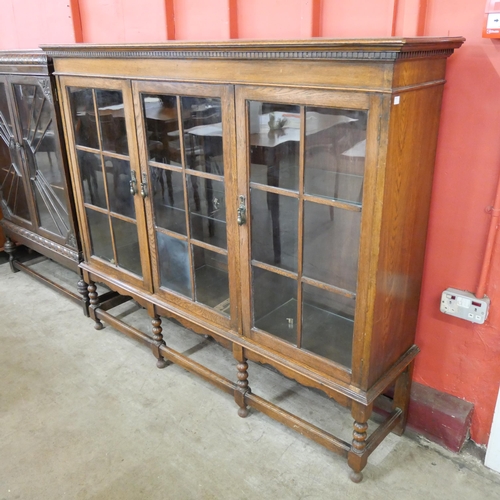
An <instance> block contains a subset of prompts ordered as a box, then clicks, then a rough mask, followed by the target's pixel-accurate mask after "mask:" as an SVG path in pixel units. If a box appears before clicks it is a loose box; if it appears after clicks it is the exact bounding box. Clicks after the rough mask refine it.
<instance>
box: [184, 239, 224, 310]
mask: <svg viewBox="0 0 500 500" xmlns="http://www.w3.org/2000/svg"><path fill="white" fill-rule="evenodd" d="M193 259H194V279H195V286H196V301H197V302H201V303H202V304H205V305H207V306H210V307H213V308H214V309H216V310H217V311H218V312H220V313H223V314H225V315H229V281H228V272H227V255H220V254H218V253H215V252H211V251H209V250H205V249H204V248H200V247H196V246H193Z"/></svg>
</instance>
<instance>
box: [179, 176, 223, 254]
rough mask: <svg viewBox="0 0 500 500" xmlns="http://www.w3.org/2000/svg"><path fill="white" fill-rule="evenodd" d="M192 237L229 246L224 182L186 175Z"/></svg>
mask: <svg viewBox="0 0 500 500" xmlns="http://www.w3.org/2000/svg"><path fill="white" fill-rule="evenodd" d="M186 182H187V186H188V196H189V215H190V221H191V237H192V238H194V239H196V240H200V241H204V242H206V243H210V244H212V245H214V246H217V247H219V248H227V238H226V203H225V198H224V183H222V182H219V181H213V180H211V179H204V178H203V177H197V176H195V175H188V176H187V177H186Z"/></svg>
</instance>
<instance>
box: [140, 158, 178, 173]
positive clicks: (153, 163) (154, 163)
mask: <svg viewBox="0 0 500 500" xmlns="http://www.w3.org/2000/svg"><path fill="white" fill-rule="evenodd" d="M148 164H149V166H150V167H155V168H162V169H163V170H171V171H172V172H182V166H179V165H171V164H169V163H160V162H158V161H153V160H149V161H148Z"/></svg>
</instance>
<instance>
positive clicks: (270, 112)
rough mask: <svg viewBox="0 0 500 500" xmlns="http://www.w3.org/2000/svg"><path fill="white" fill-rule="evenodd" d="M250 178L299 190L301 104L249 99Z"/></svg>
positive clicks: (262, 182)
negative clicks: (294, 104) (293, 104)
mask: <svg viewBox="0 0 500 500" xmlns="http://www.w3.org/2000/svg"><path fill="white" fill-rule="evenodd" d="M248 114H249V120H250V123H249V130H250V163H251V165H250V180H251V181H252V182H258V183H259V184H267V185H269V186H276V187H278V186H279V187H282V188H285V189H292V190H294V191H297V190H298V188H299V146H300V108H299V106H290V105H285V104H271V103H262V102H257V101H250V102H249V103H248Z"/></svg>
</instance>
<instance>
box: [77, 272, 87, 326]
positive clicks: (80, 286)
mask: <svg viewBox="0 0 500 500" xmlns="http://www.w3.org/2000/svg"><path fill="white" fill-rule="evenodd" d="M76 289H77V290H78V293H79V294H80V295H81V296H82V307H83V314H85V316H87V317H88V316H89V304H90V301H89V291H88V288H87V283H85V281H83V278H82V279H80V280H78V283H77V284H76Z"/></svg>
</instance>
